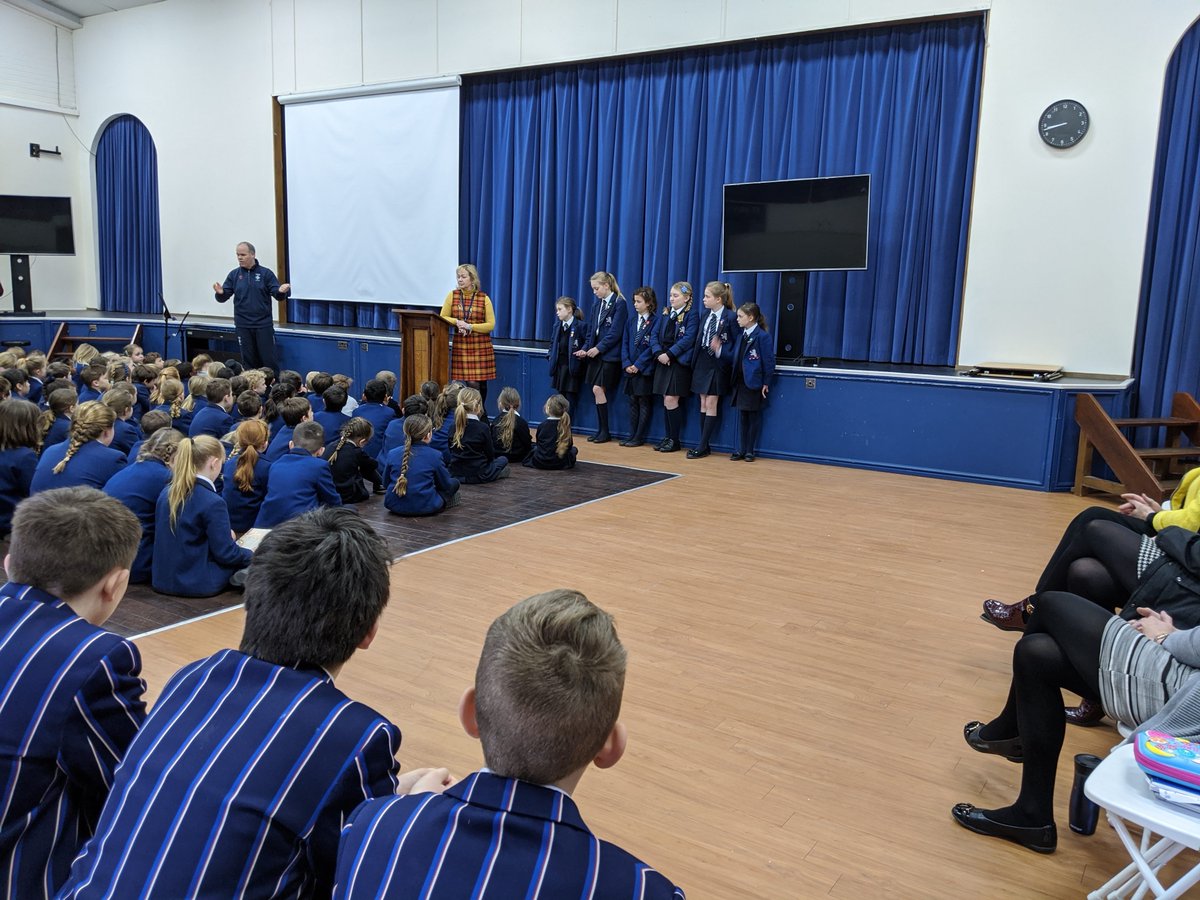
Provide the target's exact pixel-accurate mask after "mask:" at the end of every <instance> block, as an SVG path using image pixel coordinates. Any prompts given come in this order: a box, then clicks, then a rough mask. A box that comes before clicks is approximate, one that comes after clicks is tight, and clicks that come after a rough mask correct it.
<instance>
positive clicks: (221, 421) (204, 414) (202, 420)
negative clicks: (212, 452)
mask: <svg viewBox="0 0 1200 900" xmlns="http://www.w3.org/2000/svg"><path fill="white" fill-rule="evenodd" d="M233 426H234V421H233V416H231V415H230V414H229V413H227V412H225V410H223V409H221V407H220V406H219V405H217V404H216V403H210V404H208V405H207V406H205V407H204V409H198V410H196V412H195V414H194V415H193V416H192V424H191V425H189V426H188V437H199V436H200V435H202V434H207V435H210V436H211V437H215V438H216V439H217V440H220V439H221V438H223V437H225V435H227V434H229V432H231V431H233Z"/></svg>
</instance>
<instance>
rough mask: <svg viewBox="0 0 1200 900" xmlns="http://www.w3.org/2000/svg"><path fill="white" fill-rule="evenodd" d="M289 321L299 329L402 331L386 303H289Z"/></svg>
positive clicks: (292, 301)
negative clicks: (326, 326) (321, 327)
mask: <svg viewBox="0 0 1200 900" xmlns="http://www.w3.org/2000/svg"><path fill="white" fill-rule="evenodd" d="M287 308H288V321H289V322H295V323H296V324H298V325H335V326H337V327H339V328H385V329H387V330H389V331H396V330H398V329H399V327H400V324H399V320H398V319H397V318H396V314H395V313H393V312H392V311H391V310H392V307H391V306H389V305H387V304H386V303H355V302H352V301H334V300H288V306H287Z"/></svg>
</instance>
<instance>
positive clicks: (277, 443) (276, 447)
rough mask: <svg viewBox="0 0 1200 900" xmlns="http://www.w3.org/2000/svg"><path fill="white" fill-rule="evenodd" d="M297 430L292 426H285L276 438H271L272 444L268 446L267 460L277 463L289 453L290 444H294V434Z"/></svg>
mask: <svg viewBox="0 0 1200 900" xmlns="http://www.w3.org/2000/svg"><path fill="white" fill-rule="evenodd" d="M295 430H296V429H295V428H294V427H293V426H291V425H284V426H283V427H282V428H280V429H279V431H278V433H277V434H276V435H275V437H273V438H271V443H269V444H267V453H266V456H267V459H269V460H270V461H271V462H275V460H277V459H279V457H281V456H283V455H284V454H286V453H287V452H288V444H290V443H291V442H292V432H294V431H295Z"/></svg>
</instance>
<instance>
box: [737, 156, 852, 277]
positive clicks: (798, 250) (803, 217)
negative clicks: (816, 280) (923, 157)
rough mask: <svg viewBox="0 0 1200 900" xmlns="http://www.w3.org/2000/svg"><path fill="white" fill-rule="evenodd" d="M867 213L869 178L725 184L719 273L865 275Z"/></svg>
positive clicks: (799, 179) (842, 177) (806, 179)
mask: <svg viewBox="0 0 1200 900" xmlns="http://www.w3.org/2000/svg"><path fill="white" fill-rule="evenodd" d="M870 209H871V176H870V175H843V176H839V177H834V178H795V179H790V180H788V181H755V182H749V183H746V184H727V185H725V202H724V209H723V212H724V219H723V223H722V228H721V270H722V271H724V272H803V271H808V272H819V271H828V270H837V271H846V270H852V269H865V268H866V267H867V231H868V223H869V219H870Z"/></svg>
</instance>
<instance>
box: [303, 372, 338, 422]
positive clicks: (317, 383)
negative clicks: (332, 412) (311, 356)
mask: <svg viewBox="0 0 1200 900" xmlns="http://www.w3.org/2000/svg"><path fill="white" fill-rule="evenodd" d="M305 387H306V388H307V392H306V393H305V395H304V396H306V397H308V402H309V403H311V404H312V408H313V415H314V416H315V415H316V414H317V413H319V412H321V411H322V410H323V409H324V408H325V392H326V391H327V390H329V389H330V388H331V387H333V376H332V375H330V374H329V373H328V372H309V373H308V381H307V383H306V385H305Z"/></svg>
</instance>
